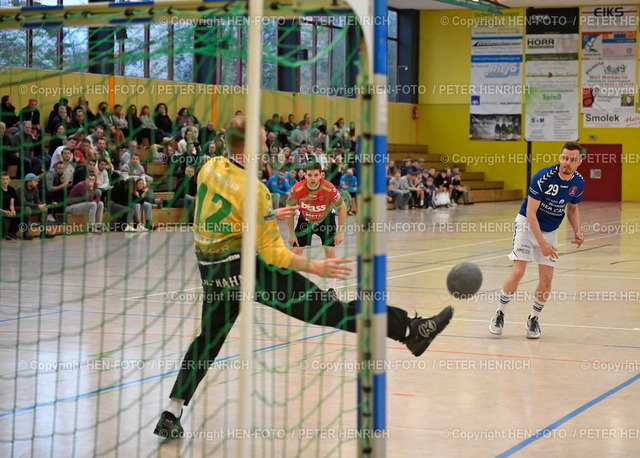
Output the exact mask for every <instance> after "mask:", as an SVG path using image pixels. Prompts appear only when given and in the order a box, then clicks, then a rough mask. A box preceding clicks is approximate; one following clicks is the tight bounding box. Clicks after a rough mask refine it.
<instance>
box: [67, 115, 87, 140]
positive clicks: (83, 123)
mask: <svg viewBox="0 0 640 458" xmlns="http://www.w3.org/2000/svg"><path fill="white" fill-rule="evenodd" d="M67 129H68V133H69V134H75V133H76V132H77V131H78V130H84V131H88V130H89V122H88V121H87V120H86V119H85V117H84V111H83V110H82V109H79V110H75V111H74V112H73V119H71V121H70V122H69V125H68V126H67Z"/></svg>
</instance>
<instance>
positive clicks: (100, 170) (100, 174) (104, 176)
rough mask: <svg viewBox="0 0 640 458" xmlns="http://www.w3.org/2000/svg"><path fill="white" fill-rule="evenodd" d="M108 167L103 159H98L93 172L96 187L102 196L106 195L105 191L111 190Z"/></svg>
mask: <svg viewBox="0 0 640 458" xmlns="http://www.w3.org/2000/svg"><path fill="white" fill-rule="evenodd" d="M108 166H109V164H108V163H107V161H106V160H105V159H98V162H97V164H96V170H95V171H94V175H95V176H96V187H97V188H98V189H99V190H100V192H101V193H102V195H106V193H107V191H109V189H111V186H110V182H109V170H108Z"/></svg>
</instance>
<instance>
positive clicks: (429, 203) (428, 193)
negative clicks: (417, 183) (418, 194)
mask: <svg viewBox="0 0 640 458" xmlns="http://www.w3.org/2000/svg"><path fill="white" fill-rule="evenodd" d="M424 192H425V205H426V207H427V208H436V204H435V197H436V187H435V185H434V184H433V178H431V177H430V176H428V177H427V180H426V182H425V185H424Z"/></svg>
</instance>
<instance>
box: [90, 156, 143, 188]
mask: <svg viewBox="0 0 640 458" xmlns="http://www.w3.org/2000/svg"><path fill="white" fill-rule="evenodd" d="M98 165H99V164H98ZM120 173H121V174H122V176H123V177H124V178H125V179H126V178H136V179H137V178H142V179H144V180H145V182H146V183H147V184H151V183H152V182H153V178H152V177H150V176H149V175H147V174H146V173H145V171H144V167H143V166H142V164H141V163H140V155H139V154H138V153H133V155H132V156H131V160H130V161H129V162H128V163H127V164H125V165H123V166H122V167H121V168H120Z"/></svg>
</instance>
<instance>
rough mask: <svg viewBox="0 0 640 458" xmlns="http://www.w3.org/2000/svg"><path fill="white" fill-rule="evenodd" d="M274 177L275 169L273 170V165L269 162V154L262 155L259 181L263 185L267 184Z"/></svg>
mask: <svg viewBox="0 0 640 458" xmlns="http://www.w3.org/2000/svg"><path fill="white" fill-rule="evenodd" d="M272 176H273V169H272V168H271V163H270V162H269V156H268V155H267V154H262V155H261V156H260V169H259V170H258V179H259V180H260V181H262V182H263V183H266V182H267V181H269V178H271V177H272Z"/></svg>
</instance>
